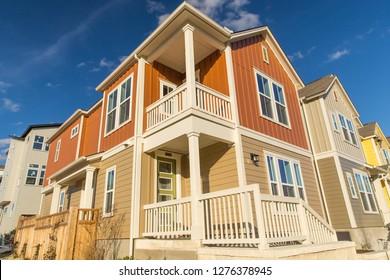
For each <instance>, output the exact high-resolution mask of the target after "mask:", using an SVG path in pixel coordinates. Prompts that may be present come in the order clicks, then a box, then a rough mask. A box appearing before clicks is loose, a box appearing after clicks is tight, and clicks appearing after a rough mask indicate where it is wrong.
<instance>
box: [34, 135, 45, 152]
mask: <svg viewBox="0 0 390 280" xmlns="http://www.w3.org/2000/svg"><path fill="white" fill-rule="evenodd" d="M44 141H45V137H44V136H40V135H35V136H34V143H33V150H38V151H48V150H49V144H47V143H44Z"/></svg>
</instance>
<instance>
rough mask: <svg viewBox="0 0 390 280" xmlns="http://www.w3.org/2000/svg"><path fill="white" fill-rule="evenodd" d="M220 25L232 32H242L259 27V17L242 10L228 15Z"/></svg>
mask: <svg viewBox="0 0 390 280" xmlns="http://www.w3.org/2000/svg"><path fill="white" fill-rule="evenodd" d="M222 23H223V24H224V25H226V26H227V27H229V28H231V29H233V30H244V29H248V28H252V27H256V26H259V25H260V18H259V15H256V14H252V13H249V12H247V11H243V10H242V11H238V12H230V13H228V14H227V18H226V19H225V20H224V21H222Z"/></svg>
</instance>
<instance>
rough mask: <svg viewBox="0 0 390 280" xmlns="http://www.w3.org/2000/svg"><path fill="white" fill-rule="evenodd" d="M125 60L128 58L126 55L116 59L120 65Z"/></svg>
mask: <svg viewBox="0 0 390 280" xmlns="http://www.w3.org/2000/svg"><path fill="white" fill-rule="evenodd" d="M126 58H128V56H127V55H122V56H120V57H119V58H118V60H119V61H120V62H121V63H122V62H123V61H125V60H126Z"/></svg>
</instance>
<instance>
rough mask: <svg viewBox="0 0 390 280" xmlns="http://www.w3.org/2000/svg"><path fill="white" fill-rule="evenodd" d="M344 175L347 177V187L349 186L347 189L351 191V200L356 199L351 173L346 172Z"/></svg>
mask: <svg viewBox="0 0 390 280" xmlns="http://www.w3.org/2000/svg"><path fill="white" fill-rule="evenodd" d="M346 175H347V181H348V185H349V188H350V190H351V195H352V198H355V199H357V198H358V197H357V193H356V188H355V184H354V183H353V179H352V175H351V173H348V172H346Z"/></svg>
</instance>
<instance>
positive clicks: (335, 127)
mask: <svg viewBox="0 0 390 280" xmlns="http://www.w3.org/2000/svg"><path fill="white" fill-rule="evenodd" d="M331 116H332V123H333V129H334V131H336V132H340V130H339V125H338V123H337V118H336V115H335V114H334V113H333V112H331Z"/></svg>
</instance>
